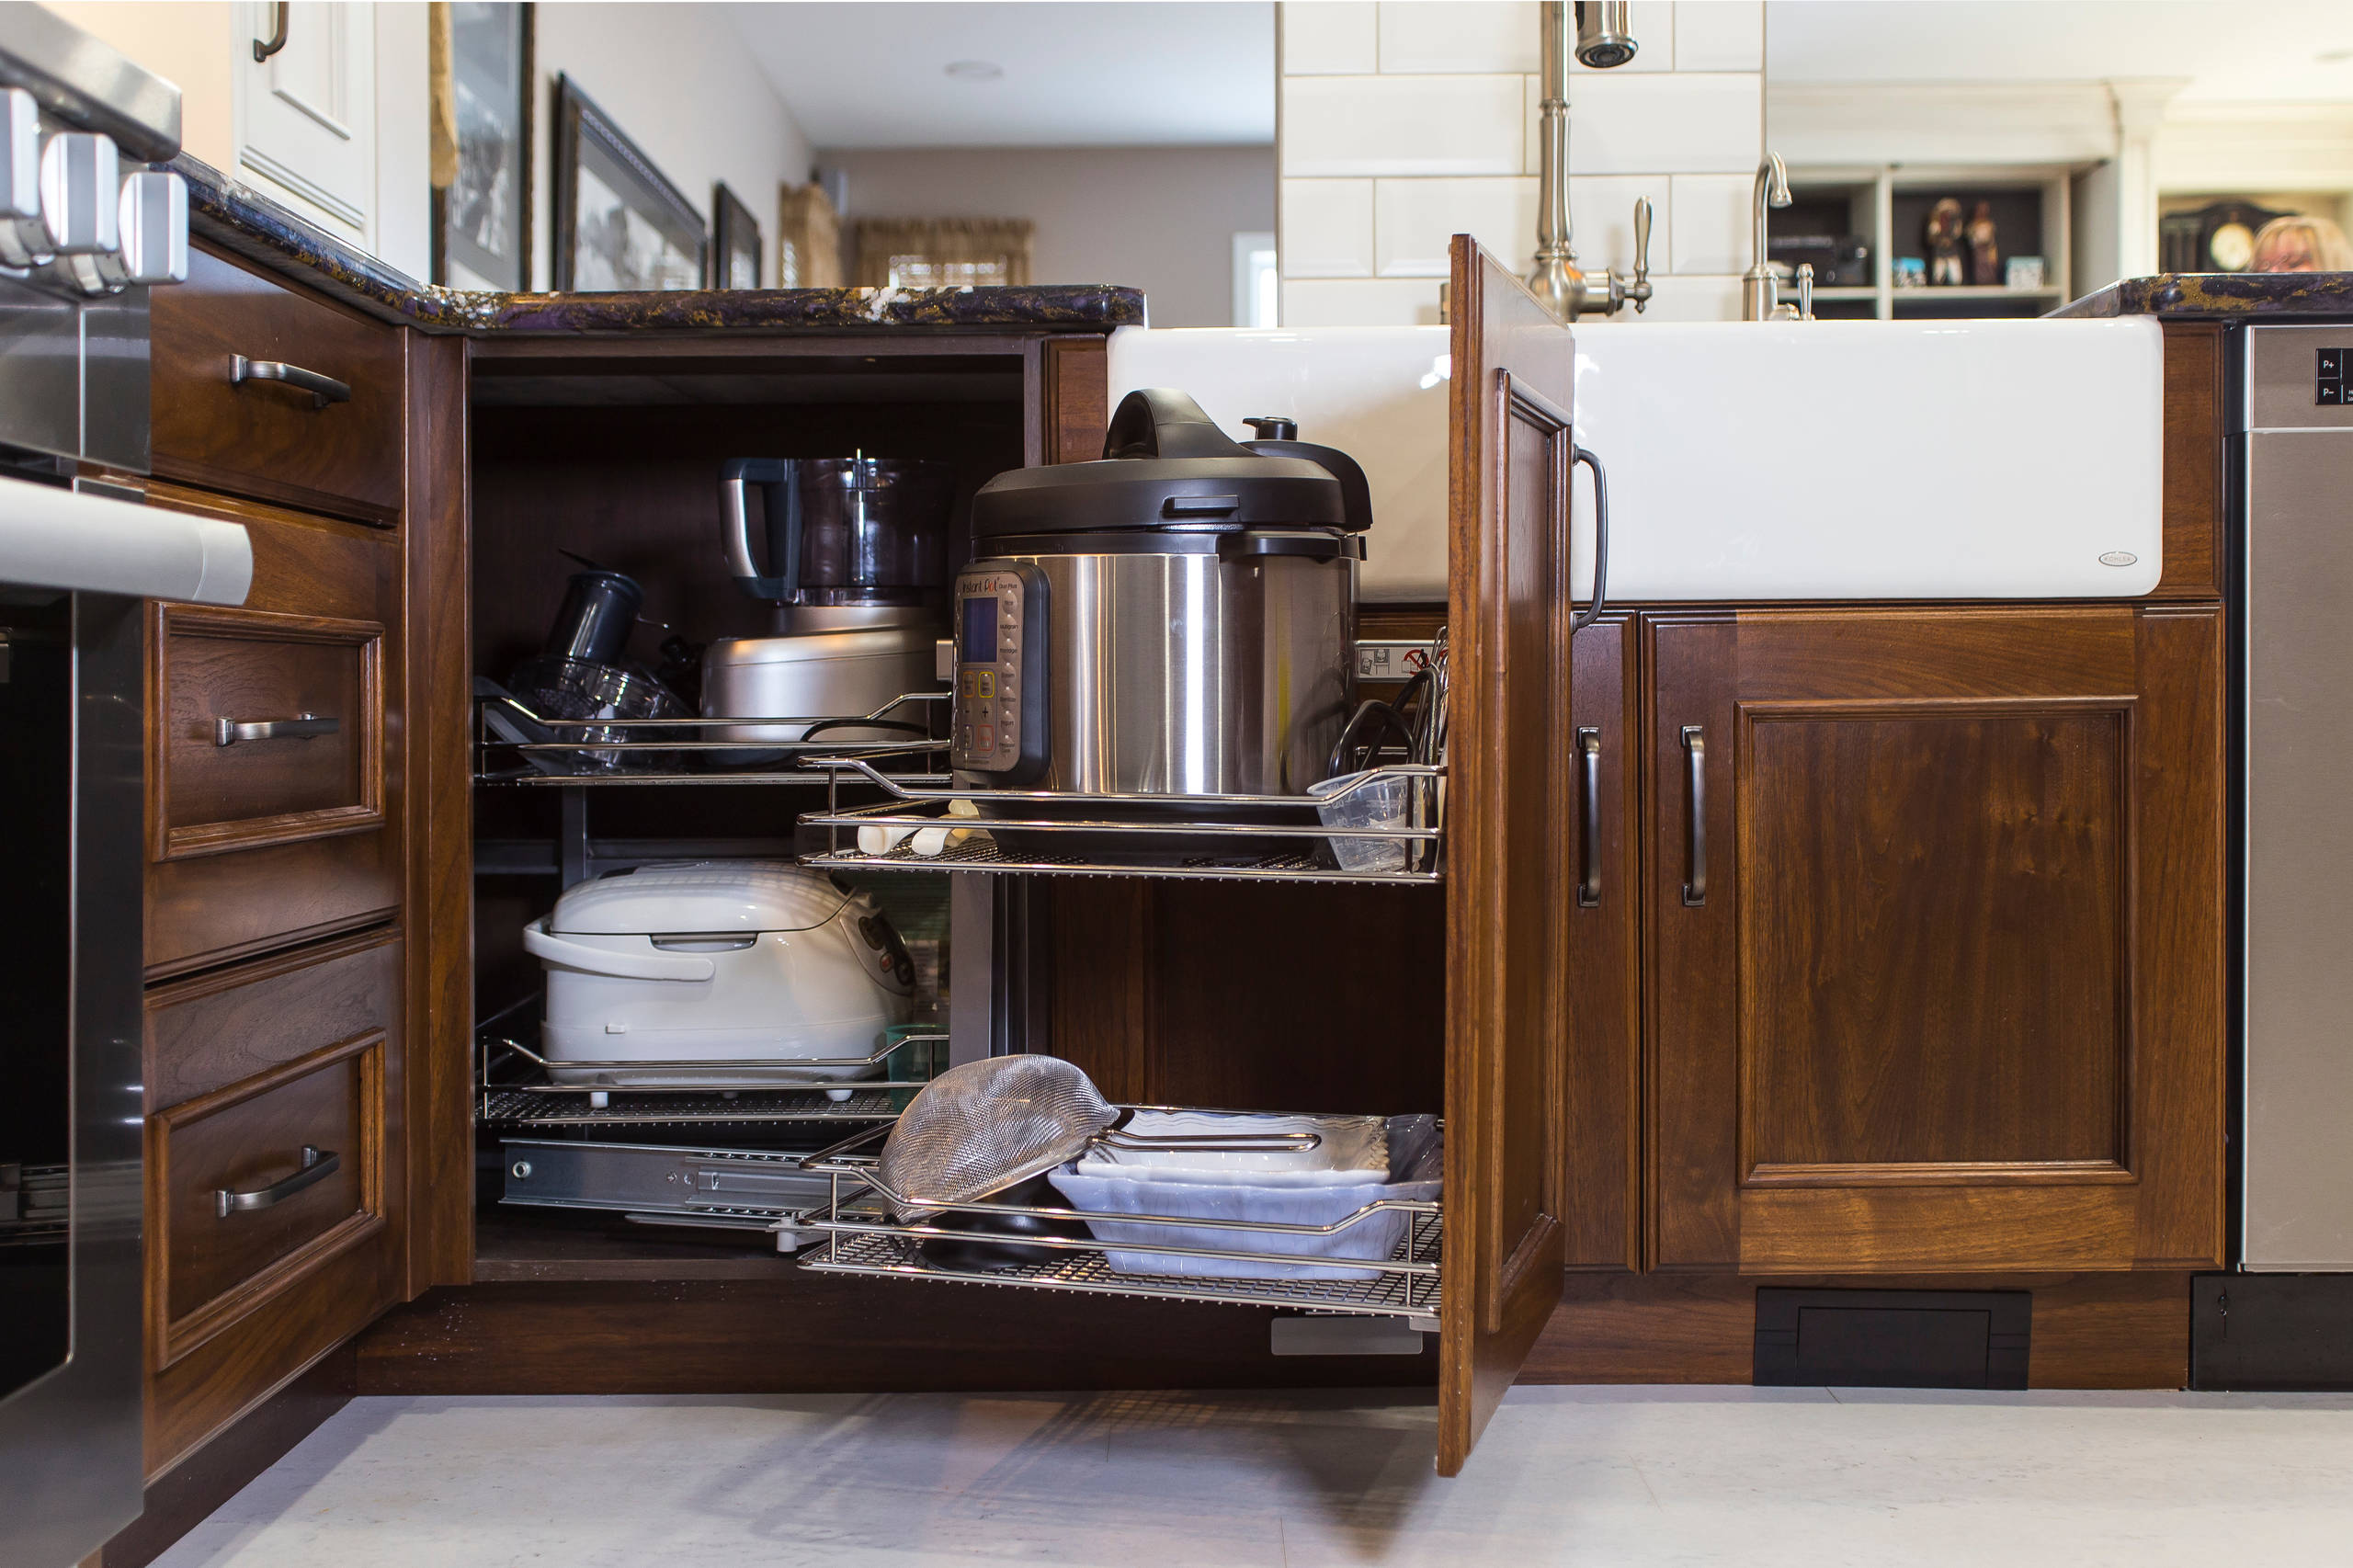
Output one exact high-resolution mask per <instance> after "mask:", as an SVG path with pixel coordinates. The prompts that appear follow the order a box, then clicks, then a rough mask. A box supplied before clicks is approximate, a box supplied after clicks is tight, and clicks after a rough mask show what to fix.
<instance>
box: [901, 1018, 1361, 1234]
mask: <svg viewBox="0 0 2353 1568" xmlns="http://www.w3.org/2000/svg"><path fill="white" fill-rule="evenodd" d="M1124 1114H1125V1113H1124V1112H1122V1111H1121V1110H1120V1108H1118V1107H1117V1106H1114V1105H1111V1104H1110V1103H1108V1101H1106V1100H1105V1099H1104V1098H1103V1096H1102V1093H1101V1091H1099V1090H1097V1088H1096V1086H1095V1085H1094V1082H1093V1080H1091V1079H1089V1078H1088V1077H1087V1075H1086V1074H1084V1073H1082V1072H1080V1071H1079V1070H1078V1069H1077V1068H1076V1067H1074V1066H1073V1065H1071V1064H1070V1063H1069V1062H1064V1061H1063V1060H1062V1059H1061V1058H1060V1057H1056V1056H992V1057H988V1058H986V1059H985V1060H983V1061H980V1062H966V1063H964V1064H963V1065H962V1066H961V1067H951V1068H949V1070H948V1071H947V1072H945V1073H942V1074H940V1075H939V1076H938V1077H937V1078H934V1079H933V1080H932V1081H931V1082H930V1083H929V1084H926V1085H925V1086H924V1088H923V1090H922V1092H921V1093H919V1094H917V1095H916V1096H915V1099H914V1100H913V1101H912V1102H910V1103H909V1104H908V1106H907V1108H906V1110H905V1111H904V1112H903V1113H902V1114H901V1115H900V1117H899V1119H898V1122H897V1123H896V1125H894V1126H893V1127H892V1129H891V1136H890V1138H889V1139H888V1140H887V1141H886V1142H884V1143H883V1145H882V1154H881V1158H880V1159H878V1160H877V1161H876V1162H875V1165H874V1176H875V1184H876V1185H877V1186H878V1187H881V1189H882V1191H883V1193H884V1195H885V1196H887V1197H888V1198H889V1199H891V1206H892V1211H893V1212H895V1213H896V1214H897V1215H898V1217H899V1218H900V1219H901V1220H903V1221H913V1220H919V1219H922V1218H925V1217H926V1216H927V1215H931V1214H936V1213H938V1211H939V1210H940V1208H941V1207H942V1206H943V1205H947V1204H951V1203H977V1202H979V1201H980V1200H981V1199H984V1198H986V1197H988V1196H989V1195H990V1194H991V1193H993V1192H1002V1191H1003V1190H1004V1189H1005V1188H1006V1187H1011V1186H1012V1185H1013V1184H1014V1183H1016V1182H1018V1181H1026V1180H1028V1179H1029V1177H1031V1176H1036V1175H1038V1174H1039V1173H1040V1172H1041V1171H1050V1170H1051V1169H1053V1168H1054V1167H1055V1166H1056V1165H1063V1164H1066V1163H1068V1162H1069V1161H1071V1160H1074V1159H1076V1158H1077V1157H1078V1156H1079V1155H1080V1154H1081V1153H1085V1152H1086V1147H1087V1145H1088V1144H1090V1143H1092V1142H1095V1141H1096V1140H1097V1138H1103V1137H1106V1136H1107V1135H1108V1138H1109V1139H1110V1140H1113V1141H1116V1142H1119V1143H1120V1145H1122V1146H1124V1147H1129V1148H1188V1149H1194V1150H1199V1151H1202V1152H1210V1153H1217V1152H1225V1151H1233V1152H1235V1153H1246V1152H1256V1151H1261V1150H1267V1149H1312V1148H1314V1147H1315V1146H1316V1145H1317V1144H1318V1143H1319V1142H1322V1140H1321V1139H1320V1138H1319V1137H1318V1136H1317V1135H1316V1134H1315V1133H1313V1132H1270V1133H1263V1134H1248V1133H1244V1134H1219V1135H1214V1136H1208V1137H1201V1136H1191V1137H1168V1138H1143V1137H1141V1136H1138V1135H1135V1134H1131V1133H1116V1132H1112V1131H1111V1129H1112V1128H1113V1127H1114V1126H1116V1125H1117V1124H1118V1122H1119V1120H1120V1117H1121V1116H1122V1115H1124Z"/></svg>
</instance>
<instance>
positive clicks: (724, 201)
mask: <svg viewBox="0 0 2353 1568" xmlns="http://www.w3.org/2000/svg"><path fill="white" fill-rule="evenodd" d="M710 286H711V287H712V288H714V289H756V288H758V287H759V286H760V221H759V220H758V219H757V218H755V217H753V216H752V210H751V209H750V208H748V207H746V206H745V205H744V204H743V203H742V202H740V201H738V200H736V199H735V193H734V192H733V191H732V190H730V189H728V188H727V186H726V183H725V182H724V181H722V182H721V183H720V184H718V185H715V186H713V187H711V188H710Z"/></svg>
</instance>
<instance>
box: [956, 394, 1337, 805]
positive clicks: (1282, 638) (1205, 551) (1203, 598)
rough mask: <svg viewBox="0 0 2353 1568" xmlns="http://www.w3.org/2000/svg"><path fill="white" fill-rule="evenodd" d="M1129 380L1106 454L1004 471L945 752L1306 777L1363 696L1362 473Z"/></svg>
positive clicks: (1046, 771) (994, 759)
mask: <svg viewBox="0 0 2353 1568" xmlns="http://www.w3.org/2000/svg"><path fill="white" fill-rule="evenodd" d="M1251 423H1252V424H1253V425H1254V426H1256V427H1257V428H1259V429H1261V430H1262V431H1268V432H1269V433H1270V434H1271V435H1272V436H1273V437H1275V438H1270V439H1265V440H1258V441H1250V442H1236V441H1234V440H1233V439H1231V438H1230V437H1227V436H1226V435H1225V434H1224V433H1223V432H1222V431H1221V430H1220V429H1219V428H1218V427H1217V426H1216V425H1214V424H1213V423H1211V420H1210V418H1209V416H1208V415H1205V414H1203V413H1202V412H1201V409H1200V407H1199V404H1197V403H1194V402H1193V400H1192V399H1191V398H1189V397H1188V396H1186V395H1185V394H1184V393H1183V392H1175V391H1169V390H1165V389H1154V390H1147V391H1140V392H1130V393H1129V394H1128V395H1127V397H1126V398H1125V399H1123V400H1122V401H1121V402H1120V406H1119V410H1118V412H1117V413H1115V414H1114V415H1113V416H1112V419H1111V426H1110V430H1109V433H1108V436H1107V437H1106V439H1105V443H1104V457H1103V459H1102V460H1100V461H1097V462H1085V463H1063V464H1059V465H1054V466H1051V467H1044V468H1029V469H1020V470H1017V471H1015V472H1010V473H1004V474H999V475H998V476H997V477H996V478H995V479H993V480H991V481H990V482H989V483H987V484H986V485H984V486H983V487H982V489H981V491H980V493H979V494H977V495H976V496H975V497H974V498H973V501H972V535H973V550H974V552H975V554H976V556H978V557H979V559H976V560H974V561H973V562H972V564H971V565H970V566H968V567H966V568H965V569H964V571H963V572H962V573H961V574H959V575H958V577H957V579H956V584H955V595H954V599H955V603H954V611H953V613H954V616H955V626H954V631H955V635H956V660H957V664H956V695H955V704H954V708H955V718H954V725H955V734H954V738H953V749H952V752H951V755H950V762H951V765H952V767H954V769H955V770H956V774H957V777H958V778H959V780H960V782H962V783H964V784H966V785H968V786H970V787H972V788H974V789H1007V788H1030V789H1048V790H1082V791H1086V792H1089V793H1119V794H1128V793H1150V794H1182V795H1220V794H1258V795H1298V794H1301V793H1303V792H1304V791H1305V790H1306V789H1307V787H1308V786H1309V785H1310V784H1313V783H1315V782H1317V781H1318V780H1320V779H1321V778H1323V777H1324V770H1325V768H1326V766H1327V760H1328V758H1329V756H1330V755H1331V752H1332V747H1333V744H1334V742H1335V741H1336V740H1337V739H1338V737H1339V734H1340V731H1341V729H1342V727H1343V726H1344V725H1345V724H1346V723H1347V718H1348V713H1349V710H1350V709H1351V708H1352V707H1353V705H1354V698H1355V688H1356V680H1355V667H1354V660H1353V654H1354V644H1355V641H1356V577H1357V562H1358V561H1359V560H1361V559H1362V558H1363V555H1364V530H1365V528H1367V527H1368V526H1369V524H1370V521H1371V516H1370V503H1369V492H1368V490H1367V488H1366V485H1365V481H1364V474H1363V471H1362V470H1361V469H1359V468H1358V466H1357V464H1356V463H1355V462H1354V461H1353V460H1350V459H1349V458H1348V457H1347V455H1346V454H1344V453H1341V452H1338V451H1336V450H1333V449H1329V448H1324V447H1316V446H1313V445H1311V444H1309V443H1306V442H1302V441H1298V440H1293V439H1286V438H1283V437H1288V436H1290V435H1291V434H1293V431H1292V430H1291V428H1290V426H1289V422H1288V421H1273V420H1267V421H1252V422H1251Z"/></svg>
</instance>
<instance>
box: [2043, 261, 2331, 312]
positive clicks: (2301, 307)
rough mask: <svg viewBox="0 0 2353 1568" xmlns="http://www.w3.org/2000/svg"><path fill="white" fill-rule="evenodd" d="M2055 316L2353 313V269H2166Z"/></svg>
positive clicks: (2061, 309)
mask: <svg viewBox="0 0 2353 1568" xmlns="http://www.w3.org/2000/svg"><path fill="white" fill-rule="evenodd" d="M2051 313H2052V315H2054V316H2177V317H2200V316H2203V317H2209V318H2216V319H2244V318H2250V317H2257V316H2263V317H2269V316H2353V272H2161V273H2158V274H2157V275H2156V276H2154V277H2153V278H2126V279H2124V281H2122V282H2121V283H2111V284H2109V286H2108V287H2107V288H2105V289H2102V290H2099V291H2098V292H2097V293H2092V294H2086V295H2085V296H2084V297H2083V298H2082V299H2080V300H2077V301H2074V302H2073V303H2071V304H2065V305H2062V306H2061V307H2059V309H2057V310H2055V311H2053V312H2051Z"/></svg>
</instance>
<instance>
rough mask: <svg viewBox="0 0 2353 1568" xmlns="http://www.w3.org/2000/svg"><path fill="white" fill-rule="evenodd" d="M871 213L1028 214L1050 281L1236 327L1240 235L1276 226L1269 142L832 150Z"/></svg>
mask: <svg viewBox="0 0 2353 1568" xmlns="http://www.w3.org/2000/svg"><path fill="white" fill-rule="evenodd" d="M821 161H822V162H824V164H825V165H827V166H829V167H835V168H839V169H842V170H843V171H845V172H846V173H847V175H848V176H849V213H848V220H849V221H848V222H845V223H844V225H843V227H844V230H845V232H847V230H848V229H849V227H850V225H851V224H852V223H854V222H856V220H858V219H859V218H1028V219H1029V220H1030V221H1031V222H1035V223H1036V224H1037V225H1038V233H1037V240H1036V244H1035V248H1034V249H1033V251H1032V253H1031V258H1030V267H1029V277H1030V279H1031V281H1033V282H1038V283H1125V284H1130V285H1132V286H1134V287H1136V288H1139V289H1142V290H1143V291H1144V297H1145V300H1146V302H1147V304H1148V307H1149V309H1150V311H1151V313H1152V324H1153V325H1154V326H1231V325H1232V324H1233V236H1234V234H1236V233H1249V232H1268V233H1271V232H1272V231H1273V229H1274V226H1275V150H1274V149H1273V148H1271V147H1045V148H1021V147H1011V148H974V147H956V148H915V149H892V150H889V151H870V152H836V151H831V150H828V151H827V152H825V153H823V154H821Z"/></svg>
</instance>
